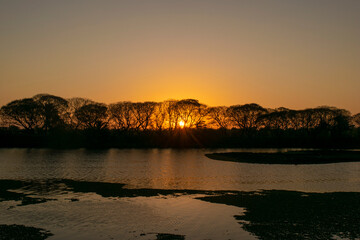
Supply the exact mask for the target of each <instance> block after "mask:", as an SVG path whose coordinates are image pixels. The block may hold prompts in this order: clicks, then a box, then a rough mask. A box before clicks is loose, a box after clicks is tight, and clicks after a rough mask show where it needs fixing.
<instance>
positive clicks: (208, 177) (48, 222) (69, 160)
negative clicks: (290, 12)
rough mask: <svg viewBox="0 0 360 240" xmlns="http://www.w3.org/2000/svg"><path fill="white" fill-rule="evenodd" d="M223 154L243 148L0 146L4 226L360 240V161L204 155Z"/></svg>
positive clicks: (133, 234)
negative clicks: (272, 161) (290, 161)
mask: <svg viewBox="0 0 360 240" xmlns="http://www.w3.org/2000/svg"><path fill="white" fill-rule="evenodd" d="M226 151H246V150H244V149H243V150H234V149H231V150H227V149H217V150H207V149H200V150H199V149H188V150H173V149H162V150H160V149H149V150H138V149H136V150H135V149H128V150H118V149H110V150H99V151H95V150H93V151H90V150H84V149H79V150H48V149H1V150H0V184H1V185H0V212H1V214H0V224H2V225H10V224H17V225H24V226H31V227H35V228H42V229H46V230H48V231H50V232H51V233H52V234H53V235H52V236H50V237H49V239H194V240H195V239H196V240H201V239H203V240H205V239H213V240H215V239H259V238H260V239H280V238H282V239H330V238H337V239H359V237H360V230H359V229H360V225H359V224H358V223H359V221H360V209H359V208H360V196H359V194H360V163H359V162H357V163H335V164H324V165H264V164H246V163H235V162H224V161H217V160H211V159H209V158H207V157H205V156H204V154H205V153H211V152H226ZM247 151H249V150H247ZM251 151H272V150H262V149H256V150H254V149H253V150H251ZM273 151H275V150H273ZM307 211H309V213H306V212H307ZM269 216H272V217H271V218H269V219H267V218H268V217H269ZM334 219H335V220H334ZM334 221H335V224H333V223H334ZM336 221H338V222H339V224H337V222H336ZM299 226H300V227H299ZM0 231H1V230H0ZM294 236H298V237H294ZM0 239H1V232H0Z"/></svg>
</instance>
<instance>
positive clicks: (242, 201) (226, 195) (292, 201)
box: [0, 179, 360, 240]
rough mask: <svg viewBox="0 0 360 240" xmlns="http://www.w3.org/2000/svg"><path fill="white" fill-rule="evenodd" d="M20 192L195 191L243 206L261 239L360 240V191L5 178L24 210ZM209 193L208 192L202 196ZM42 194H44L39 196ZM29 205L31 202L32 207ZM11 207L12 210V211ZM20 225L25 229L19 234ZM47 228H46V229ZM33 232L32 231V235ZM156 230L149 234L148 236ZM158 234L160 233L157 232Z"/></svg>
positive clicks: (5, 195) (39, 235)
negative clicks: (151, 185)
mask: <svg viewBox="0 0 360 240" xmlns="http://www.w3.org/2000/svg"><path fill="white" fill-rule="evenodd" d="M14 191H16V193H18V194H22V195H23V196H24V197H25V196H26V197H28V198H41V197H42V196H43V195H44V194H46V195H51V193H55V196H60V195H59V193H61V195H64V194H70V195H71V196H73V193H76V195H77V196H82V195H81V194H83V193H84V194H87V193H95V194H98V195H99V196H101V197H103V198H112V199H115V198H124V197H125V198H132V197H139V196H143V197H161V198H167V197H171V198H174V197H180V196H184V195H193V197H194V198H196V199H198V200H201V201H206V202H210V203H216V204H226V205H231V206H235V207H239V212H242V211H241V209H244V212H243V214H241V215H239V214H237V215H235V216H234V221H237V222H238V223H239V227H241V228H243V229H244V230H245V231H247V232H249V233H251V234H252V235H254V236H256V237H257V238H259V239H267V240H269V239H274V240H275V239H276V240H278V239H294V240H297V239H299V240H300V239H319V240H320V239H321V240H322V239H323V240H327V239H339V238H341V239H351V240H355V239H359V238H360V228H359V220H360V193H358V192H332V193H313V192H312V193H306V192H298V191H285V190H262V191H252V192H242V191H202V190H177V189H173V190H171V189H167V190H165V189H129V188H126V186H125V185H124V184H120V183H103V182H83V181H75V180H70V179H53V180H47V181H20V180H0V202H2V201H15V202H14V204H17V205H16V206H15V208H23V207H24V204H23V203H22V199H21V198H18V196H15V198H14V196H13V195H12V193H13V192H14ZM199 194H200V195H203V196H199ZM39 195H40V196H39ZM82 199H83V198H81V197H80V198H79V199H66V198H65V199H64V198H59V199H50V200H51V201H66V202H67V204H69V207H71V204H72V203H73V202H74V201H75V200H76V201H77V202H80V203H81V201H82ZM28 202H32V203H31V204H46V202H37V201H28ZM27 207H29V206H27ZM11 210H12V209H8V210H6V211H11ZM1 229H3V230H4V231H5V234H8V235H5V236H10V238H1V237H0V239H24V238H16V236H18V237H19V235H20V237H21V231H22V232H27V234H29V235H27V236H35V237H33V238H25V239H44V238H45V237H46V236H50V235H51V233H49V232H47V231H44V230H42V229H35V228H25V227H23V226H18V225H0V230H1ZM16 229H19V232H14V231H15V230H16ZM40 231H41V232H40ZM16 233H19V234H16ZM30 234H31V235H30ZM148 234H149V235H150V234H153V233H146V235H148ZM155 234H156V233H155ZM142 235H145V233H142V234H141V236H142ZM156 239H158V240H167V239H178V240H183V239H186V236H184V235H173V234H168V233H157V234H156Z"/></svg>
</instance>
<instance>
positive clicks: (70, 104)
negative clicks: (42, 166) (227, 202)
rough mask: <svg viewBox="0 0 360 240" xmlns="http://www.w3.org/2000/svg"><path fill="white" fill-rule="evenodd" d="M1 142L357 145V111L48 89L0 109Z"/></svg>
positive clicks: (359, 118) (22, 144)
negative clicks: (92, 96) (106, 99)
mask: <svg viewBox="0 0 360 240" xmlns="http://www.w3.org/2000/svg"><path fill="white" fill-rule="evenodd" d="M0 126H1V127H0V146H1V147H59V148H62V147H65V148H68V147H92V148H93V147H99V148H101V147H338V148H353V147H359V146H360V128H359V126H360V113H358V114H356V115H353V116H352V115H351V114H350V112H349V111H347V110H345V109H339V108H335V107H328V106H322V107H317V108H309V109H304V110H292V109H288V108H284V107H281V108H276V109H270V108H264V107H262V106H260V105H258V104H255V103H251V104H244V105H233V106H229V107H226V106H220V107H209V106H206V105H205V104H202V103H200V102H199V101H198V100H196V99H183V100H167V101H163V102H127V101H124V102H118V103H113V104H108V105H106V104H103V103H98V102H94V101H92V100H89V99H85V98H71V99H64V98H62V97H59V96H54V95H50V94H38V95H35V96H34V97H32V98H24V99H19V100H15V101H12V102H10V103H8V104H6V105H4V106H2V107H1V110H0Z"/></svg>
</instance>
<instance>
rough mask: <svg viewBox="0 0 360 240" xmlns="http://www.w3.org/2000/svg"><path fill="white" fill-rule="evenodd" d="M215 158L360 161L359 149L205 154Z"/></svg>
mask: <svg viewBox="0 0 360 240" xmlns="http://www.w3.org/2000/svg"><path fill="white" fill-rule="evenodd" d="M205 155H206V156H207V157H209V158H211V159H215V160H222V161H230V162H243V163H259V164H327V163H338V162H360V151H339V150H315V151H287V152H272V153H254V152H227V153H210V154H205Z"/></svg>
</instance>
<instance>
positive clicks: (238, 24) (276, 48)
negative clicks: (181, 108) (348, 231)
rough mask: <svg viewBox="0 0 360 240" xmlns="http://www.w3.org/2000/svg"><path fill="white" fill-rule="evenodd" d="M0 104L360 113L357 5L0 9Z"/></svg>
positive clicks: (344, 0)
mask: <svg viewBox="0 0 360 240" xmlns="http://www.w3.org/2000/svg"><path fill="white" fill-rule="evenodd" d="M0 36H1V37H0V105H4V104H6V103H7V102H9V101H12V100H15V99H19V98H24V97H31V96H33V95H35V94H37V93H50V94H54V95H59V96H62V97H66V98H68V97H75V96H78V97H86V98H90V99H93V100H95V101H99V102H105V103H111V102H117V101H123V100H129V101H145V100H151V101H162V100H166V99H170V98H172V99H182V98H196V99H199V100H200V102H203V103H205V104H208V105H211V106H216V105H228V106H229V105H233V104H245V103H251V102H255V103H258V104H260V105H262V106H264V107H280V106H284V107H289V108H294V109H302V108H307V107H316V106H319V105H331V106H336V107H339V108H346V109H348V110H350V111H351V112H352V113H358V112H360V1H359V0H337V1H333V0H301V1H300V0H299V1H293V0H248V1H241V0H234V1H231V0H218V1H212V0H206V1H205V0H178V1H174V0H164V1H160V0H129V1H120V0H117V1H115V0H106V1H100V0H99V1H94V0H62V1H48V0H44V1H37V0H31V1H30V0H24V1H18V0H0Z"/></svg>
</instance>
